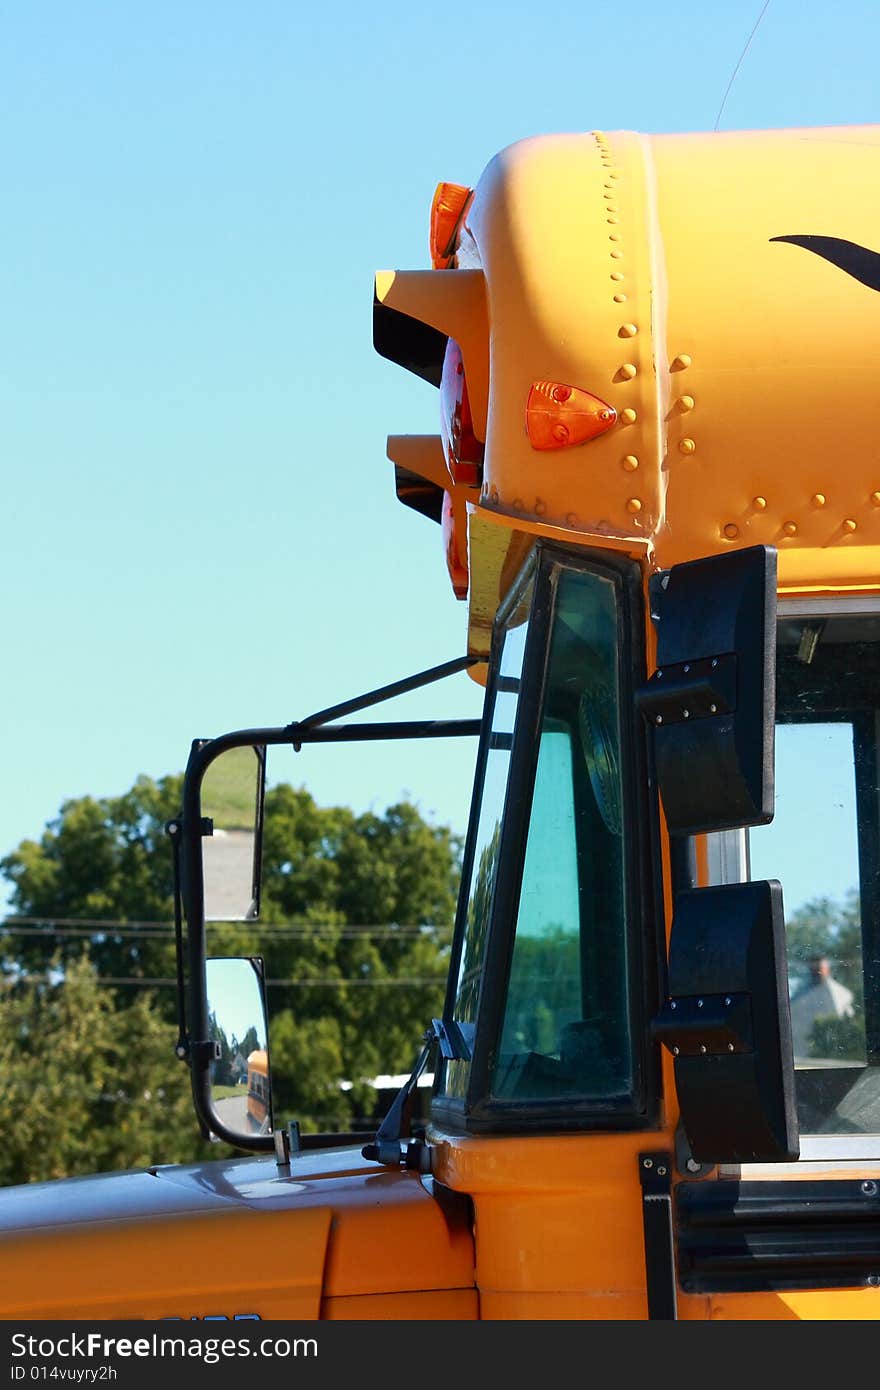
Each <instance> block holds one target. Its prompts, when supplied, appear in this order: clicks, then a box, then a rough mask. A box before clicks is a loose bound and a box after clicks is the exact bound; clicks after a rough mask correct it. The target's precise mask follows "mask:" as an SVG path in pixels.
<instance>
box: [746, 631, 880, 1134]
mask: <svg viewBox="0 0 880 1390" xmlns="http://www.w3.org/2000/svg"><path fill="white" fill-rule="evenodd" d="M777 670H778V678H777V719H778V724H777V730H776V813H775V816H774V820H773V821H772V823H771V824H770V825H769V826H764V827H761V828H760V829H755V830H752V831H751V832H750V834H749V854H750V873H751V877H752V878H778V879H779V880H780V882H781V883H782V887H783V901H784V904H785V919H786V943H787V951H788V964H789V996H790V1001H791V1023H792V1041H793V1045H794V1058H795V1068H796V1090H797V1102H798V1118H799V1122H800V1128H801V1133H802V1134H803V1135H805V1136H806V1135H811V1134H812V1135H821V1134H858V1133H874V1134H880V1008H878V1006H880V997H878V984H880V981H878V975H877V969H876V967H875V965H874V960H875V959H876V958H877V956H878V949H877V941H878V928H877V927H876V926H875V925H874V924H875V923H877V922H878V908H880V893H878V887H880V884H878V869H880V860H878V829H880V790H878V718H880V623H878V620H877V619H876V618H874V617H864V618H857V617H855V618H854V617H843V616H841V617H830V618H827V619H809V620H806V619H798V620H794V619H790V618H789V619H785V618H783V620H782V621H781V622H780V627H779V645H778V657H777Z"/></svg>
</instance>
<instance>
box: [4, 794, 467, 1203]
mask: <svg viewBox="0 0 880 1390" xmlns="http://www.w3.org/2000/svg"><path fill="white" fill-rule="evenodd" d="M181 793H182V779H181V778H180V777H166V778H163V779H162V780H161V781H159V782H153V781H151V780H150V779H149V778H145V777H144V778H140V779H138V781H137V782H136V784H135V786H134V787H133V788H132V789H131V791H130V792H128V793H126V795H124V796H121V797H113V798H104V799H97V798H93V797H83V798H80V799H79V800H75V801H69V802H66V803H65V804H64V806H62V808H61V811H60V813H59V815H58V817H57V818H56V819H55V820H53V821H52V822H50V824H49V825H48V826H47V827H46V830H45V831H44V833H43V835H42V836H41V837H40V839H39V840H37V841H24V842H23V843H22V844H21V845H19V847H18V848H17V849H16V850H15V851H14V852H13V853H11V854H9V855H7V856H6V858H5V859H4V860H2V861H0V872H2V873H3V875H4V876H5V877H6V878H7V880H8V881H9V882H10V883H11V884H12V888H13V895H12V909H13V912H14V913H15V914H16V918H18V919H21V918H26V919H29V921H28V923H27V924H26V925H25V924H23V923H22V922H21V921H20V920H18V921H16V919H15V918H11V919H10V920H9V921H8V922H7V923H6V931H5V933H3V935H2V945H3V951H2V956H3V966H4V968H5V973H6V976H7V979H9V980H14V981H15V982H16V983H15V985H14V986H9V987H8V989H7V995H8V997H7V998H6V1004H7V1006H8V1007H9V1008H10V1009H13V1011H14V1010H15V1009H16V1008H20V1007H23V1005H22V1002H21V1001H22V1000H23V999H29V1000H30V1007H31V1008H32V1009H33V1008H36V1007H37V1003H38V1002H39V1003H40V1007H41V1008H49V1007H50V1006H51V1007H52V1008H56V1009H57V1008H60V1007H62V1005H61V1002H60V1000H61V996H62V995H63V994H64V990H60V991H59V993H58V997H57V998H56V996H55V994H53V993H52V991H51V990H49V992H48V993H47V988H48V987H47V986H46V985H45V983H40V978H41V977H42V976H43V975H44V973H45V970H46V962H47V959H48V958H49V956H50V955H53V954H54V958H55V962H56V970H57V971H58V972H60V973H61V974H65V973H66V975H67V977H68V978H69V980H71V981H72V980H75V979H77V978H79V977H78V976H76V975H75V974H71V971H72V968H73V966H74V965H76V966H77V968H79V964H78V963H79V960H80V955H81V952H82V949H83V946H84V944H85V945H87V946H88V949H89V953H90V960H91V966H90V968H91V969H93V970H95V971H97V975H98V977H99V978H100V980H101V981H103V982H106V981H107V980H108V979H111V980H126V981H129V982H131V983H129V984H127V985H124V986H123V985H120V986H119V988H118V989H117V990H115V991H114V992H112V993H111V991H110V990H108V989H107V988H106V983H105V984H103V985H101V986H97V985H96V987H95V988H96V990H97V991H98V993H97V995H96V996H95V998H93V997H92V995H89V996H88V997H89V1000H90V1003H89V1007H90V1008H92V1009H93V1010H94V1009H97V1013H96V1014H95V1017H94V1019H93V1020H92V1022H93V1023H94V1027H92V1023H90V1024H89V1030H90V1036H91V1033H92V1032H94V1034H95V1036H96V1037H100V1038H105V1039H106V1044H107V1045H106V1047H105V1046H104V1044H103V1043H102V1045H101V1047H99V1048H98V1050H97V1052H96V1053H95V1057H94V1060H93V1062H90V1063H89V1065H90V1066H93V1069H97V1070H94V1075H93V1076H92V1079H91V1081H90V1083H89V1086H90V1087H91V1090H95V1088H97V1089H98V1090H101V1087H102V1086H103V1081H102V1079H101V1077H102V1075H103V1073H100V1068H101V1067H104V1066H108V1067H109V1066H110V1064H111V1062H112V1066H113V1068H115V1072H116V1074H117V1075H118V1076H119V1077H120V1078H121V1079H120V1083H119V1084H120V1086H121V1088H122V1089H123V1090H124V1091H125V1092H126V1094H127V1095H128V1096H129V1097H130V1099H129V1100H128V1101H127V1104H128V1106H129V1109H128V1110H127V1111H126V1112H125V1113H126V1116H127V1119H126V1126H127V1131H126V1132H128V1133H129V1137H131V1134H132V1133H133V1130H132V1127H133V1126H134V1125H135V1122H137V1123H138V1124H140V1125H141V1126H142V1138H143V1151H144V1152H146V1151H147V1150H148V1149H151V1145H152V1139H153V1137H156V1138H157V1141H159V1147H158V1149H157V1150H155V1151H152V1152H151V1158H152V1159H155V1158H157V1157H159V1158H161V1159H162V1160H163V1161H168V1160H172V1159H175V1158H176V1157H178V1155H179V1156H181V1157H186V1156H192V1153H194V1152H195V1149H197V1147H198V1144H199V1143H200V1142H201V1141H200V1140H199V1138H198V1131H197V1128H196V1124H195V1120H194V1117H193V1115H192V1110H191V1107H190V1104H189V1099H188V1087H187V1079H188V1078H187V1073H186V1069H185V1068H184V1067H182V1066H181V1065H180V1063H179V1062H178V1061H177V1060H176V1058H175V1056H174V1051H173V1045H174V1041H175V1039H176V1032H175V1029H174V1026H173V1020H174V1017H175V991H174V988H173V985H172V983H171V982H172V981H173V979H174V944H173V932H172V921H173V902H172V867H171V850H170V845H169V843H168V838H167V836H166V834H165V829H164V827H165V824H166V822H167V821H168V820H169V819H171V818H173V817H174V816H175V815H176V814H177V813H178V812H179V808H180V801H181ZM263 849H264V853H263V863H264V870H263V912H262V918H261V921H260V922H258V923H235V924H214V923H211V924H209V950H210V952H211V954H213V955H238V954H241V955H249V956H252V955H261V956H263V958H264V960H265V963H266V975H267V978H268V979H269V981H270V986H269V1005H270V1017H271V1025H270V1051H271V1062H272V1073H273V1083H274V1099H275V1111H276V1115H277V1116H278V1117H279V1119H280V1120H281V1121H282V1122H284V1121H286V1120H287V1119H288V1118H293V1117H296V1118H297V1119H299V1120H300V1122H301V1123H302V1125H303V1128H304V1129H347V1128H349V1127H350V1126H351V1123H352V1120H353V1119H355V1118H362V1117H365V1116H367V1115H369V1114H370V1113H371V1112H372V1109H373V1107H374V1104H375V1099H374V1093H373V1091H372V1090H371V1088H370V1087H369V1085H368V1084H367V1081H368V1079H369V1078H370V1077H373V1076H375V1075H377V1074H380V1073H386V1072H390V1073H394V1072H402V1071H408V1070H409V1068H410V1066H411V1064H412V1061H413V1059H414V1057H415V1055H416V1053H417V1052H418V1049H419V1046H420V1040H421V1035H422V1033H423V1031H424V1029H425V1027H426V1026H427V1025H428V1023H429V1022H430V1019H431V1018H432V1017H433V1016H436V1015H437V1014H438V1013H439V1012H440V1011H441V1008H442V1003H443V993H444V985H445V978H446V973H447V969H448V961H449V947H450V940H451V927H452V917H453V912H454V905H455V896H456V889H457V873H458V858H459V851H460V846H459V843H458V840H457V838H456V837H455V836H454V835H453V834H452V832H451V831H450V830H449V829H448V828H445V827H435V826H432V825H430V824H429V823H428V822H426V821H425V820H424V819H423V818H422V817H421V815H420V814H419V812H418V811H417V809H416V808H415V807H414V806H412V805H411V804H409V803H408V802H402V803H400V804H399V805H396V806H392V807H389V808H388V809H387V810H386V811H385V813H384V814H383V815H377V814H375V813H373V812H368V813H364V814H360V815H358V814H355V813H354V812H353V811H351V810H350V809H347V808H345V807H338V806H337V807H319V806H318V805H317V804H316V803H315V801H314V800H313V798H312V797H311V796H310V794H309V793H308V792H307V791H305V790H304V789H302V788H300V789H295V788H293V787H291V786H287V785H282V786H277V787H275V788H273V789H271V790H270V791H269V792H268V793H267V797H266V820H265V828H264V837H263ZM71 922H72V923H74V924H77V923H82V924H83V925H82V927H81V928H79V929H78V934H77V928H76V926H75V925H74V927H73V928H71V927H69V926H65V927H63V928H60V927H59V925H58V924H59V923H71ZM145 923H152V924H157V925H153V926H151V927H149V928H147V927H145V926H144V925H143V924H145ZM129 924H134V925H129ZM31 976H33V979H30V977H31ZM149 979H159V980H163V981H167V984H166V985H165V986H164V987H163V988H161V989H160V990H156V991H153V992H151V993H150V994H149V995H146V994H144V993H143V992H142V991H141V990H139V989H137V988H136V987H135V982H136V981H138V980H149ZM29 980H30V982H29ZM10 990H11V993H10V992H9V991H10ZM93 993H94V992H93ZM85 998H86V996H85V995H83V993H82V990H80V992H79V993H77V992H76V990H73V992H72V993H71V994H70V995H69V1002H68V1005H67V1006H65V1007H69V1008H75V1007H79V1004H77V1001H79V1003H80V1004H82V1003H83V1001H84V1000H85ZM102 1000H103V1003H102V1004H101V1001H102ZM96 1001H97V1002H96ZM99 1004H100V1007H98V1005H99ZM111 1007H112V1010H113V1012H111ZM89 1018H90V1019H91V1018H92V1015H91V1014H90V1015H89ZM99 1025H100V1026H99ZM102 1030H103V1031H102ZM141 1036H142V1037H143V1038H144V1039H145V1040H146V1041H145V1044H144V1048H142V1049H141V1051H140V1053H139V1052H138V1046H137V1045H135V1043H134V1042H133V1041H132V1045H131V1046H130V1047H128V1048H127V1049H126V1050H125V1051H124V1052H123V1051H113V1050H112V1049H111V1048H110V1042H111V1041H112V1039H114V1038H115V1039H119V1038H123V1037H125V1038H129V1037H131V1038H132V1039H135V1038H137V1037H141ZM160 1045H161V1046H164V1047H165V1048H167V1054H166V1055H165V1057H164V1062H163V1063H162V1066H161V1067H159V1064H158V1061H157V1058H158V1050H159V1048H160ZM228 1046H231V1043H228ZM108 1049H110V1050H109V1051H108ZM144 1055H149V1057H150V1065H151V1067H152V1068H153V1069H154V1071H155V1074H156V1075H157V1076H159V1075H161V1076H162V1077H167V1080H166V1081H163V1083H162V1085H163V1088H164V1087H165V1086H166V1085H167V1086H169V1087H170V1086H172V1084H173V1085H174V1086H176V1088H177V1089H176V1090H174V1092H173V1093H174V1094H175V1096H176V1095H178V1094H179V1095H180V1096H181V1097H183V1100H184V1109H183V1110H181V1111H180V1112H178V1111H176V1110H175V1111H174V1115H175V1117H177V1116H178V1113H179V1114H180V1117H181V1118H180V1127H181V1131H182V1134H183V1135H185V1141H184V1140H181V1143H180V1144H178V1143H177V1142H176V1137H177V1133H178V1123H177V1118H175V1120H174V1132H173V1134H172V1125H171V1123H170V1122H169V1121H168V1118H167V1116H166V1117H165V1118H163V1120H162V1124H161V1128H162V1134H161V1136H158V1135H156V1133H155V1129H154V1128H152V1126H154V1125H155V1124H157V1123H158V1121H154V1119H152V1118H151V1113H152V1112H150V1110H149V1106H148V1105H147V1106H143V1105H141V1103H140V1101H138V1100H137V1096H139V1095H142V1093H144V1092H146V1091H150V1090H152V1091H153V1092H154V1093H155V1090H156V1086H155V1084H151V1081H150V1077H149V1076H148V1075H147V1074H146V1073H145V1071H144V1066H143V1061H142V1057H143V1056H144ZM29 1056H30V1054H29V1053H28V1052H27V1051H26V1050H25V1051H23V1052H22V1057H24V1058H27V1057H29ZM102 1059H103V1060H102ZM108 1059H109V1060H108ZM99 1073H100V1075H99ZM79 1074H80V1075H83V1076H85V1075H86V1074H87V1073H86V1072H84V1071H83V1070H82V1069H80V1073H79ZM172 1077H173V1078H174V1081H173V1083H172V1080H171V1078H172ZM341 1083H345V1085H344V1086H343V1085H342V1084H341ZM16 1084H19V1083H16ZM77 1084H78V1083H77ZM21 1086H22V1087H25V1089H26V1081H22V1082H21ZM87 1089H88V1088H87ZM24 1093H25V1092H24V1090H20V1091H19V1092H18V1094H19V1095H24ZM90 1093H91V1091H90ZM102 1094H104V1092H103V1091H102ZM167 1094H171V1092H170V1091H168V1092H167ZM61 1097H62V1091H61V1090H59V1089H58V1088H57V1087H56V1088H55V1089H54V1090H53V1091H52V1092H51V1094H48V1093H47V1095H46V1097H45V1103H46V1105H49V1104H50V1102H51V1104H52V1105H58V1104H61ZM132 1097H133V1098H134V1099H131V1098H132ZM106 1107H107V1102H106V1100H105V1101H104V1102H102V1107H99V1110H98V1111H97V1112H96V1115H95V1119H96V1123H97V1122H98V1121H99V1119H100V1116H101V1115H109V1113H110V1112H109V1110H108V1109H107V1108H106ZM184 1114H185V1118H183V1117H184ZM53 1116H54V1110H52V1109H51V1108H50V1109H49V1110H47V1111H46V1113H45V1117H44V1121H43V1123H45V1124H51V1123H52V1122H53V1119H52V1117H53ZM132 1142H133V1140H132ZM102 1146H103V1147H102ZM130 1150H131V1144H130V1145H129V1148H128V1149H126V1153H129V1152H130ZM182 1150H186V1152H181V1151H182ZM61 1152H63V1153H64V1154H66V1155H67V1157H66V1158H65V1160H64V1162H69V1163H75V1162H79V1160H78V1159H77V1156H76V1155H75V1154H73V1153H72V1152H68V1149H66V1148H64V1147H63V1146H62V1150H61ZM90 1152H91V1153H92V1155H93V1158H94V1156H95V1155H96V1154H97V1153H100V1154H101V1155H103V1161H104V1162H108V1163H110V1162H111V1160H113V1162H112V1163H111V1166H115V1159H116V1158H118V1157H119V1156H120V1154H121V1150H114V1149H113V1148H112V1145H111V1146H110V1147H109V1148H108V1147H107V1146H106V1145H105V1144H104V1141H103V1140H102V1141H100V1144H98V1143H97V1141H95V1142H91V1143H90ZM126 1161H127V1160H126ZM83 1163H84V1164H85V1168H79V1167H76V1168H70V1171H86V1170H88V1169H89V1168H90V1169H91V1171H95V1167H96V1165H95V1162H94V1161H93V1162H92V1163H91V1164H89V1163H88V1162H87V1160H86V1159H85V1158H83ZM10 1171H11V1170H10ZM6 1180H7V1181H12V1180H13V1179H12V1178H7V1179H6Z"/></svg>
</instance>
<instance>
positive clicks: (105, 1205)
mask: <svg viewBox="0 0 880 1390" xmlns="http://www.w3.org/2000/svg"><path fill="white" fill-rule="evenodd" d="M473 1265H474V1250H473V1239H472V1235H471V1229H470V1218H469V1211H468V1209H467V1206H466V1204H465V1203H464V1201H463V1199H461V1198H458V1197H457V1196H456V1195H455V1194H452V1193H450V1192H448V1190H447V1189H445V1188H440V1187H439V1186H437V1185H435V1184H434V1182H433V1180H432V1179H431V1178H425V1177H420V1176H419V1175H418V1174H416V1173H410V1172H406V1171H403V1170H390V1169H386V1168H380V1167H378V1166H377V1165H376V1164H375V1163H370V1162H368V1161H367V1160H366V1159H364V1158H362V1157H361V1154H360V1151H359V1150H358V1149H356V1148H346V1149H332V1150H312V1151H309V1152H306V1153H304V1154H300V1155H296V1156H295V1157H294V1158H293V1159H292V1160H291V1164H290V1167H289V1169H288V1168H284V1169H279V1168H278V1167H277V1165H276V1163H275V1160H274V1158H271V1157H270V1158H240V1159H230V1160H220V1161H217V1162H212V1163H204V1164H191V1165H186V1166H163V1167H155V1168H150V1169H146V1170H144V1171H142V1172H124V1173H103V1174H98V1175H96V1176H92V1177H84V1178H67V1179H62V1180H59V1181H55V1182H46V1183H33V1184H29V1185H27V1186H21V1187H10V1188H4V1189H0V1318H3V1319H10V1318H17V1319H21V1320H27V1319H40V1320H46V1319H59V1320H89V1319H91V1320H101V1319H112V1320H140V1319H145V1320H152V1321H158V1320H163V1319H178V1318H182V1319H184V1320H187V1319H201V1318H206V1317H207V1318H230V1319H232V1318H236V1317H238V1318H253V1317H257V1318H276V1319H279V1318H280V1319H293V1320H296V1319H315V1318H319V1317H323V1318H328V1317H330V1318H333V1317H342V1318H352V1319H354V1318H375V1317H385V1316H387V1317H390V1318H401V1317H413V1318H437V1317H440V1318H443V1317H450V1318H456V1319H458V1318H471V1317H475V1316H476V1294H475V1291H474V1269H473Z"/></svg>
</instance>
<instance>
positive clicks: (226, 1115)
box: [207, 956, 272, 1141]
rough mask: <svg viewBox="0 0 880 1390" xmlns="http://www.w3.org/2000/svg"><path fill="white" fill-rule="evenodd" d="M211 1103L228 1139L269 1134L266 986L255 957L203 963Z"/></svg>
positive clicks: (250, 1137) (269, 1088)
mask: <svg viewBox="0 0 880 1390" xmlns="http://www.w3.org/2000/svg"><path fill="white" fill-rule="evenodd" d="M207 986H208V1031H209V1037H210V1040H211V1042H212V1043H213V1044H214V1058H213V1060H212V1062H211V1075H210V1100H211V1106H212V1109H213V1111H214V1114H215V1115H216V1117H217V1119H218V1120H219V1121H220V1122H221V1124H222V1126H223V1128H224V1129H225V1130H226V1131H227V1132H228V1133H230V1134H234V1135H240V1136H241V1138H242V1140H245V1141H247V1140H250V1139H252V1138H253V1136H254V1135H255V1134H271V1133H272V1092H271V1081H270V1075H269V1035H268V1026H267V1021H266V984H265V974H264V969H263V962H262V960H261V959H260V958H259V957H258V956H241V957H228V958H225V959H212V960H209V961H208V962H207Z"/></svg>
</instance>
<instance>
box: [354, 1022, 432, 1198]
mask: <svg viewBox="0 0 880 1390" xmlns="http://www.w3.org/2000/svg"><path fill="white" fill-rule="evenodd" d="M437 1041H438V1031H437V1022H436V1020H435V1021H434V1022H432V1025H431V1027H430V1028H429V1029H427V1031H426V1032H425V1033H424V1034H423V1036H422V1050H421V1052H420V1053H419V1055H418V1057H417V1058H416V1064H415V1066H414V1067H413V1069H412V1074H411V1075H410V1076H409V1077H408V1078H407V1080H406V1081H405V1082H404V1083H403V1085H402V1086H401V1088H400V1090H399V1091H398V1093H397V1095H396V1096H395V1098H394V1101H393V1102H392V1105H391V1109H390V1110H389V1111H388V1113H387V1115H386V1116H385V1118H384V1120H383V1121H382V1123H381V1124H380V1125H379V1128H378V1129H377V1130H376V1136H375V1138H374V1139H373V1141H372V1143H370V1144H365V1145H364V1147H363V1148H362V1149H361V1153H362V1154H363V1156H364V1158H368V1159H371V1160H372V1162H374V1163H381V1164H383V1165H384V1167H386V1168H399V1167H400V1166H401V1164H403V1166H404V1167H405V1168H417V1169H419V1170H420V1171H422V1172H426V1171H428V1169H427V1166H426V1165H425V1160H426V1159H427V1153H426V1146H425V1144H424V1142H423V1141H421V1140H418V1139H412V1140H411V1141H410V1142H408V1143H407V1145H406V1148H405V1149H402V1148H401V1142H402V1140H403V1139H404V1137H407V1138H409V1136H410V1134H411V1130H410V1121H411V1119H412V1111H413V1103H414V1100H415V1091H416V1087H417V1086H418V1084H419V1077H420V1076H421V1074H422V1072H423V1071H424V1070H425V1067H426V1066H427V1064H428V1058H429V1057H430V1055H431V1052H432V1050H433V1048H434V1045H435V1043H436V1042H437Z"/></svg>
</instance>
